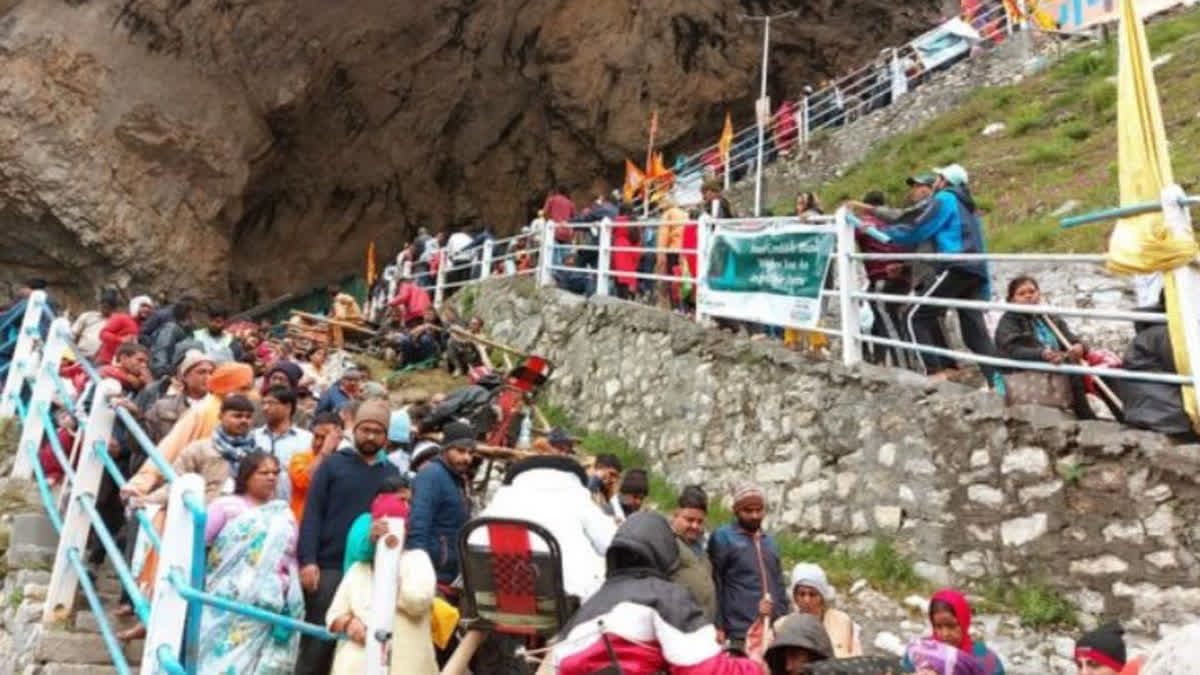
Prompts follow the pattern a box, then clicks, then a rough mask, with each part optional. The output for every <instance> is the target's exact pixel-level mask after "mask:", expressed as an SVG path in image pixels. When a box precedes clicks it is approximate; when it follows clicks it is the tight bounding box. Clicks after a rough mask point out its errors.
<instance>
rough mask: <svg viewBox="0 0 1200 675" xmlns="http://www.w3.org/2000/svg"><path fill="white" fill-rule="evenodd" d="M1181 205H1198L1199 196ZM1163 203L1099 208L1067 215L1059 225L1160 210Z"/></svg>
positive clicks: (1082, 223) (1065, 226)
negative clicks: (1081, 213)
mask: <svg viewBox="0 0 1200 675" xmlns="http://www.w3.org/2000/svg"><path fill="white" fill-rule="evenodd" d="M1179 205H1180V206H1181V207H1185V208H1186V207H1189V206H1197V205H1200V197H1187V198H1185V199H1181V200H1179ZM1162 207H1163V204H1162V202H1161V201H1158V202H1143V203H1141V204H1130V205H1129V206H1116V207H1113V208H1111V209H1101V210H1099V211H1093V212H1091V213H1085V214H1083V215H1081V216H1068V217H1066V218H1063V219H1061V220H1059V221H1058V222H1059V226H1060V227H1063V228H1067V227H1076V226H1078V225H1086V224H1088V223H1095V222H1098V221H1101V220H1112V219H1114V218H1124V217H1126V216H1136V215H1140V214H1143V213H1152V212H1154V211H1161V210H1162Z"/></svg>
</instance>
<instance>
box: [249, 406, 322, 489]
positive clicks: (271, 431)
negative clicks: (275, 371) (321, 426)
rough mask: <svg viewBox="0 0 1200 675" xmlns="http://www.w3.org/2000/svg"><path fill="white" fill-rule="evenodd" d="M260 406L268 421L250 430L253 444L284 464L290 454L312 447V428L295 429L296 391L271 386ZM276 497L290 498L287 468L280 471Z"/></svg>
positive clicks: (290, 457)
mask: <svg viewBox="0 0 1200 675" xmlns="http://www.w3.org/2000/svg"><path fill="white" fill-rule="evenodd" d="M262 407H263V415H264V416H265V417H266V418H267V423H266V424H264V425H263V426H261V427H259V428H257V429H255V430H254V431H253V432H251V437H252V438H253V439H254V445H255V446H256V447H258V449H259V450H262V451H263V452H266V453H268V454H271V455H274V456H275V457H276V459H278V460H279V466H281V467H286V466H288V465H289V464H291V461H292V456H293V455H296V454H298V453H301V452H306V451H308V449H309V448H310V447H312V432H310V431H305V430H304V429H297V428H296V427H295V425H293V424H292V415H294V414H295V413H296V392H294V391H292V390H291V389H289V388H288V387H283V386H275V387H271V388H270V389H269V390H267V394H266V396H263V399H262ZM275 497H276V499H282V500H283V501H285V502H289V503H290V502H291V499H292V482H291V480H289V479H288V475H287V471H280V472H279V481H278V482H277V483H276V485H275Z"/></svg>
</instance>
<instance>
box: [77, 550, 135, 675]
mask: <svg viewBox="0 0 1200 675" xmlns="http://www.w3.org/2000/svg"><path fill="white" fill-rule="evenodd" d="M67 560H68V561H70V563H71V566H72V567H74V568H75V576H77V577H79V586H80V587H81V588H82V589H83V595H84V597H86V598H87V601H88V606H89V607H91V608H92V614H94V615H95V616H96V625H97V626H99V627H100V637H101V638H103V639H104V646H105V647H107V648H108V655H109V656H111V657H112V662H113V667H114V668H116V669H117V674H118V675H130V672H129V662H128V661H126V660H125V652H124V651H122V650H121V644H120V643H119V642H117V638H116V636H114V635H113V632H112V627H111V626H109V625H108V617H107V616H106V615H105V614H104V605H102V604H100V596H99V595H97V594H96V588H95V587H94V586H92V579H91V577H89V576H88V574H87V568H86V567H84V566H83V560H81V559H80V558H79V549H77V548H75V547H73V546H72V547H71V548H69V549H67Z"/></svg>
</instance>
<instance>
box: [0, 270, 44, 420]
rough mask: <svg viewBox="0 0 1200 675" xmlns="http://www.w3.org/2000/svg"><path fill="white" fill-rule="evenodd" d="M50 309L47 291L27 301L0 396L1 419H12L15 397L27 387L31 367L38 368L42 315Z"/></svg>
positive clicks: (30, 296)
mask: <svg viewBox="0 0 1200 675" xmlns="http://www.w3.org/2000/svg"><path fill="white" fill-rule="evenodd" d="M48 308H49V305H48V304H47V302H46V292H45V291H34V292H32V293H30V294H29V298H28V299H27V300H26V301H25V316H24V317H23V318H22V319H21V329H20V332H19V333H18V337H17V346H16V347H15V348H14V349H13V355H12V361H11V362H10V363H11V365H10V366H9V367H8V377H7V378H5V380H4V392H3V394H2V395H0V417H12V415H13V413H14V412H15V411H16V406H15V404H14V402H13V398H12V397H13V395H17V396H19V395H20V394H21V389H22V388H23V387H24V386H25V376H26V373H27V372H32V371H29V370H27V369H28V368H29V367H30V366H36V363H35V360H36V358H37V350H36V349H35V347H36V345H37V343H38V342H40V339H39V334H38V331H39V328H40V326H41V321H42V313H43V312H45V311H46V310H47V309H48Z"/></svg>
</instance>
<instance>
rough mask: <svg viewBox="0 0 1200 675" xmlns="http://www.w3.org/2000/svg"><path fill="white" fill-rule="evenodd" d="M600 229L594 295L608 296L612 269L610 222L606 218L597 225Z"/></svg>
mask: <svg viewBox="0 0 1200 675" xmlns="http://www.w3.org/2000/svg"><path fill="white" fill-rule="evenodd" d="M598 225H599V227H600V255H599V259H598V260H597V261H596V295H599V296H602V297H603V296H607V295H608V276H609V270H610V269H611V268H612V221H610V220H609V219H608V218H605V219H603V220H601V221H600V222H599V223H598Z"/></svg>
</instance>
